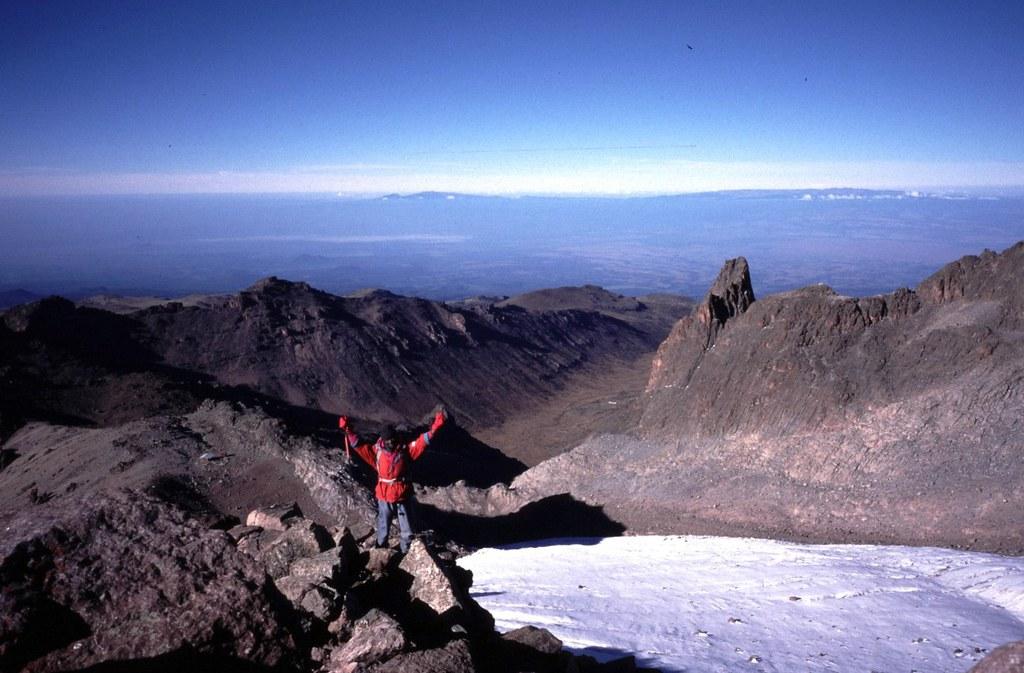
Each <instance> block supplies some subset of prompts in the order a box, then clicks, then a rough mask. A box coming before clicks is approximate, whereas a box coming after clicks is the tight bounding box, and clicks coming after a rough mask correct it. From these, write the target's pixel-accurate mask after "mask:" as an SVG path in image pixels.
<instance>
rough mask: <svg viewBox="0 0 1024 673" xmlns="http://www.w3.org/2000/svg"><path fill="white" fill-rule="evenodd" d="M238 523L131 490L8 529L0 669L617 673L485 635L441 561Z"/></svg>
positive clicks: (485, 618) (305, 529) (291, 517)
mask: <svg viewBox="0 0 1024 673" xmlns="http://www.w3.org/2000/svg"><path fill="white" fill-rule="evenodd" d="M246 520H247V524H249V525H244V526H243V525H239V526H236V527H234V528H232V529H230V530H228V531H227V532H225V531H223V530H211V529H208V528H206V527H205V526H203V525H201V524H199V523H198V521H197V520H195V519H194V518H192V517H190V516H189V515H188V514H187V513H186V512H185V511H184V510H181V509H179V508H177V507H175V506H173V505H169V504H167V503H165V502H162V501H160V500H158V499H155V498H152V497H149V496H146V495H143V494H141V493H139V492H137V491H135V492H133V491H124V492H122V493H119V494H117V495H115V496H102V497H100V498H97V499H95V500H93V501H92V502H86V501H85V500H82V499H79V500H77V501H74V502H72V501H68V502H65V503H64V504H63V506H62V507H61V508H59V509H50V510H49V516H46V517H40V516H38V514H36V515H35V516H32V517H22V518H20V519H16V520H15V521H13V522H12V525H11V526H10V527H8V528H7V535H5V537H4V539H3V540H0V581H2V584H0V586H2V587H3V590H2V591H0V671H4V672H5V673H6V672H7V671H11V672H13V671H26V672H36V673H43V672H49V671H54V672H56V671H68V670H104V671H105V670H110V671H147V672H162V671H166V672H168V673H170V672H171V671H211V672H212V671H228V672H231V671H239V672H249V671H282V672H291V671H294V672H295V673H299V672H300V671H322V672H323V673H355V672H356V671H363V672H366V673H371V672H384V671H390V672H392V673H400V672H408V673H412V672H414V671H415V672H417V673H423V672H424V671H428V672H429V671H435V672H437V673H476V672H478V671H479V672H481V673H491V672H493V673H506V672H507V673H516V672H524V671H545V672H549V673H562V672H564V671H581V670H583V671H594V672H595V673H601V672H605V671H607V672H609V673H610V671H613V670H626V669H624V668H623V667H622V663H624V662H620V664H617V665H616V666H614V667H609V666H602V665H598V664H597V663H596V662H594V661H593V660H592V659H589V658H585V657H584V658H574V657H572V656H571V655H569V654H568V653H565V652H563V651H562V648H561V643H560V642H559V641H558V640H557V639H555V638H554V637H553V636H551V634H550V633H547V632H546V631H544V630H542V629H521V630H520V631H518V632H514V633H512V634H507V635H506V636H504V637H499V636H498V634H496V633H495V632H494V621H493V619H492V618H491V616H490V615H489V614H488V613H487V612H486V611H484V610H482V609H481V608H480V607H479V605H477V604H476V602H475V601H474V600H473V599H472V597H471V596H470V595H469V587H470V585H471V583H472V577H471V575H470V574H469V573H468V572H467V571H464V570H462V569H460V568H458V566H456V565H455V564H454V562H453V558H454V557H453V555H452V553H451V552H450V551H448V550H447V549H445V548H443V547H430V546H428V545H427V544H426V543H424V542H423V541H422V540H420V539H417V540H414V541H413V543H412V546H411V548H410V550H409V553H408V554H406V555H405V556H404V557H401V556H400V555H398V554H397V552H396V551H394V550H391V549H370V550H367V551H361V550H360V549H359V548H358V547H357V545H356V541H355V540H354V539H353V537H352V535H351V534H350V532H349V530H348V529H346V528H335V529H334V530H332V531H329V530H327V529H326V528H324V527H322V526H320V525H319V524H317V523H315V522H313V521H311V520H309V519H306V518H305V517H304V516H303V514H302V511H301V509H300V508H298V507H297V506H295V505H294V504H291V505H285V506H279V507H273V508H268V509H259V510H254V511H253V512H250V513H249V515H248V516H247V517H246ZM253 524H262V525H253ZM628 670H636V669H635V667H633V668H629V669H628Z"/></svg>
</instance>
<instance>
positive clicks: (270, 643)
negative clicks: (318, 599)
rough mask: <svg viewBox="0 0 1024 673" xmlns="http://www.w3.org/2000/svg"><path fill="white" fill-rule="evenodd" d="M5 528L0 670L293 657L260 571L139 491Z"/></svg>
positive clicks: (192, 666)
mask: <svg viewBox="0 0 1024 673" xmlns="http://www.w3.org/2000/svg"><path fill="white" fill-rule="evenodd" d="M9 531H15V532H14V533H10V532H9V533H8V535H6V536H5V537H4V539H2V540H0V586H2V587H3V591H2V592H0V670H4V671H16V670H23V671H27V672H41V671H66V670H78V669H85V668H90V667H97V668H103V669H104V670H106V669H107V667H109V666H121V667H123V668H125V669H131V668H132V666H139V665H141V664H140V663H132V662H143V661H144V662H145V664H146V666H149V667H150V668H153V669H157V668H160V667H161V666H168V665H171V664H173V665H174V666H176V667H178V668H180V669H181V670H202V669H209V668H210V667H211V666H216V667H219V668H225V669H226V668H231V667H232V666H233V667H235V668H240V667H241V668H245V667H249V668H264V667H266V668H288V667H291V666H293V665H295V664H296V663H297V662H298V661H300V660H301V657H300V656H299V655H298V653H297V650H296V646H295V641H294V639H293V636H292V627H293V624H294V622H293V616H292V614H291V612H290V611H288V610H286V609H282V607H281V605H280V603H279V599H278V598H276V596H277V592H276V591H275V590H274V588H273V586H272V585H271V584H270V583H269V582H268V580H267V577H266V574H265V573H264V572H263V571H262V569H261V568H259V567H258V566H257V565H256V564H255V563H254V562H253V560H252V559H251V558H249V557H248V556H246V555H245V554H241V553H239V552H238V551H237V550H236V549H235V546H234V545H233V544H232V543H231V538H230V537H228V535H227V534H225V533H224V532H223V531H211V530H208V529H205V528H203V527H202V526H200V525H199V524H198V523H196V522H195V521H194V520H191V519H189V518H187V516H186V515H185V513H184V512H182V511H181V510H179V509H176V508H174V507H173V506H171V505H168V504H166V503H163V502H161V501H158V500H155V499H152V498H149V497H147V496H145V495H143V494H140V493H126V494H121V495H117V496H104V497H101V498H98V499H97V498H95V497H94V498H93V499H92V501H91V502H86V501H84V500H83V501H74V500H70V501H67V503H66V506H65V507H63V508H61V509H60V510H58V511H56V512H55V513H54V516H53V517H52V518H50V519H48V520H39V519H38V518H37V519H36V520H32V519H29V518H25V519H22V520H20V521H18V520H16V521H15V522H14V523H12V525H11V527H10V528H9ZM115 662H116V663H115ZM111 670H113V669H111ZM119 670H120V669H119Z"/></svg>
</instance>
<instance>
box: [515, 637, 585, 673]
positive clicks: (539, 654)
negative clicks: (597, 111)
mask: <svg viewBox="0 0 1024 673" xmlns="http://www.w3.org/2000/svg"><path fill="white" fill-rule="evenodd" d="M496 649H497V650H498V651H499V652H501V653H502V659H503V660H504V661H506V662H508V663H509V664H511V665H510V666H509V667H508V669H509V670H514V671H535V672H536V673H562V672H563V671H565V670H567V668H572V666H571V664H578V663H581V662H577V661H575V660H573V658H572V657H571V656H570V655H569V654H568V653H567V652H563V651H562V641H561V640H559V639H558V638H556V637H555V636H554V635H552V633H551V632H550V631H548V630H547V629H540V628H537V627H535V626H524V627H522V628H518V629H516V630H514V631H509V632H508V633H506V634H504V635H502V636H501V638H500V640H499V643H498V647H497V648H496ZM584 665H585V664H584ZM577 668H578V666H577Z"/></svg>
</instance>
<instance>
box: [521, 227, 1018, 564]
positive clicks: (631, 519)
mask: <svg viewBox="0 0 1024 673" xmlns="http://www.w3.org/2000/svg"><path fill="white" fill-rule="evenodd" d="M1022 326H1024V243H1021V244H1017V245H1016V246H1014V247H1012V248H1010V249H1008V250H1006V251H1004V252H1003V253H1001V254H996V253H993V252H985V253H983V254H982V255H980V256H969V257H965V258H964V259H962V260H959V261H957V262H954V263H952V264H950V265H947V266H946V267H944V268H943V269H941V270H940V271H938V272H937V273H936V274H934V275H933V276H931V277H930V278H928V279H926V280H925V281H923V282H922V283H921V284H920V285H919V286H918V288H917V289H916V290H907V289H902V290H897V291H895V292H893V293H891V294H888V295H881V296H876V297H866V298H850V297H843V296H840V295H837V294H836V293H835V292H833V291H832V290H831V289H829V288H827V287H825V286H820V285H819V286H812V287H808V288H804V289H801V290H796V291H793V292H788V293H784V294H780V295H774V296H770V297H767V298H764V299H761V300H759V301H756V302H755V301H753V293H752V291H751V290H750V287H749V275H748V273H747V271H746V264H745V262H743V261H742V260H733V261H731V262H729V263H727V265H726V267H725V269H723V271H722V274H721V275H720V277H719V279H718V280H717V281H716V283H715V286H714V287H713V288H712V291H711V292H709V294H708V296H707V297H706V298H705V300H704V301H703V302H702V303H701V304H700V305H699V306H698V307H697V309H696V310H695V311H694V313H693V315H691V316H690V317H687V318H684V319H683V320H681V321H680V322H679V323H678V324H677V325H676V327H675V328H674V329H673V331H672V333H671V335H670V336H669V337H668V339H666V341H665V342H664V343H663V344H662V346H661V347H660V348H659V351H658V354H657V355H656V357H655V359H654V365H653V367H652V371H651V376H650V380H649V383H648V389H647V401H646V405H645V408H644V412H643V416H642V420H641V424H640V428H639V433H638V435H636V436H623V435H619V436H606V437H603V438H594V439H592V440H590V441H588V442H586V443H585V444H584V445H583V446H581V447H580V448H578V449H576V450H574V451H572V452H570V453H568V454H565V455H563V456H559V457H557V458H554V459H552V460H550V461H548V462H546V463H544V464H542V465H540V466H538V467H537V468H534V469H532V470H530V471H529V472H527V473H525V474H523V475H521V476H520V477H519V478H517V480H516V481H515V482H513V484H512V486H513V487H514V489H515V491H516V492H517V493H519V497H520V498H522V497H524V495H523V494H524V493H525V492H531V493H533V494H534V495H535V496H536V495H538V494H539V495H550V494H551V493H557V492H566V491H568V492H570V493H571V494H572V495H573V496H574V497H576V498H578V499H580V500H583V501H585V502H587V503H590V504H595V505H601V506H603V507H604V508H605V511H606V512H607V513H608V514H609V515H610V516H611V517H612V518H613V519H615V520H617V521H621V522H623V523H625V524H627V525H628V526H629V527H630V528H631V529H632V530H635V531H658V532H666V531H677V532H730V531H731V532H736V533H744V534H762V535H771V536H778V537H791V538H809V539H816V540H831V541H836V540H862V541H892V542H904V543H923V544H946V545H956V546H964V547H971V548H984V549H993V550H1002V551H1015V552H1016V551H1022V550H1024V533H1022V528H1021V524H1022V520H1021V517H1020V512H1021V511H1024V509H1022V505H1024V490H1022V489H1021V484H1022V483H1024V460H1022V457H1024V454H1022V451H1024V420H1022V419H1024V336H1022V334H1024V331H1022V329H1021V328H1022Z"/></svg>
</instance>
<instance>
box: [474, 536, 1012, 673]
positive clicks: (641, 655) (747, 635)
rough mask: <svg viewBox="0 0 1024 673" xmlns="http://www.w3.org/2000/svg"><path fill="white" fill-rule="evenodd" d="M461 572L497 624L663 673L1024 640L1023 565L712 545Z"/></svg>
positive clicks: (598, 550)
mask: <svg viewBox="0 0 1024 673" xmlns="http://www.w3.org/2000/svg"><path fill="white" fill-rule="evenodd" d="M460 564H461V565H463V566H464V567H466V568H468V569H469V570H471V571H473V576H474V586H473V592H474V595H475V596H476V598H477V600H478V601H479V602H480V604H481V605H483V606H484V607H485V608H486V609H487V610H489V611H491V613H492V614H493V615H494V617H495V619H496V621H497V625H498V628H499V630H502V631H506V630H511V629H515V628H518V627H520V626H523V625H526V624H533V625H536V626H543V627H545V628H547V629H549V630H550V631H551V632H552V633H554V634H555V635H556V636H557V637H558V638H560V639H561V640H562V641H563V642H564V643H565V645H566V647H568V648H569V649H571V650H574V651H577V652H579V653H586V654H590V655H592V656H595V657H597V658H598V659H605V660H607V659H611V658H615V657H617V656H622V655H623V654H634V655H636V657H637V660H638V662H640V663H642V665H645V666H652V667H657V668H660V669H661V670H663V671H666V672H670V671H687V672H688V673H711V672H723V673H724V672H726V671H736V670H753V671H779V672H792V671H849V672H850V673H853V672H855V671H856V672H863V671H915V670H916V671H921V672H925V671H927V672H929V673H943V672H950V673H953V672H956V673H960V672H963V671H967V670H969V669H970V668H971V666H973V665H974V663H976V662H977V661H979V660H980V659H981V658H983V657H984V655H985V654H987V653H988V652H989V651H991V650H992V649H994V648H996V647H998V646H999V645H1002V644H1004V643H1006V642H1010V641H1014V640H1021V639H1024V559H1020V558H1010V557H1001V556H996V555H990V554H977V553H968V552H958V551H953V550H947V549H935V548H908V547H881V546H868V545H797V544H791V543H784V542H776V541H771V540H752V539H740V538H713V537H696V536H683V537H679V536H676V537H655V536H645V537H622V538H607V539H586V540H557V541H545V542H538V543H534V544H533V545H530V544H523V545H516V546H512V547H505V548H501V549H484V550H481V551H479V552H476V553H475V554H472V555H470V556H467V557H465V558H464V559H462V560H461V561H460Z"/></svg>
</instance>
